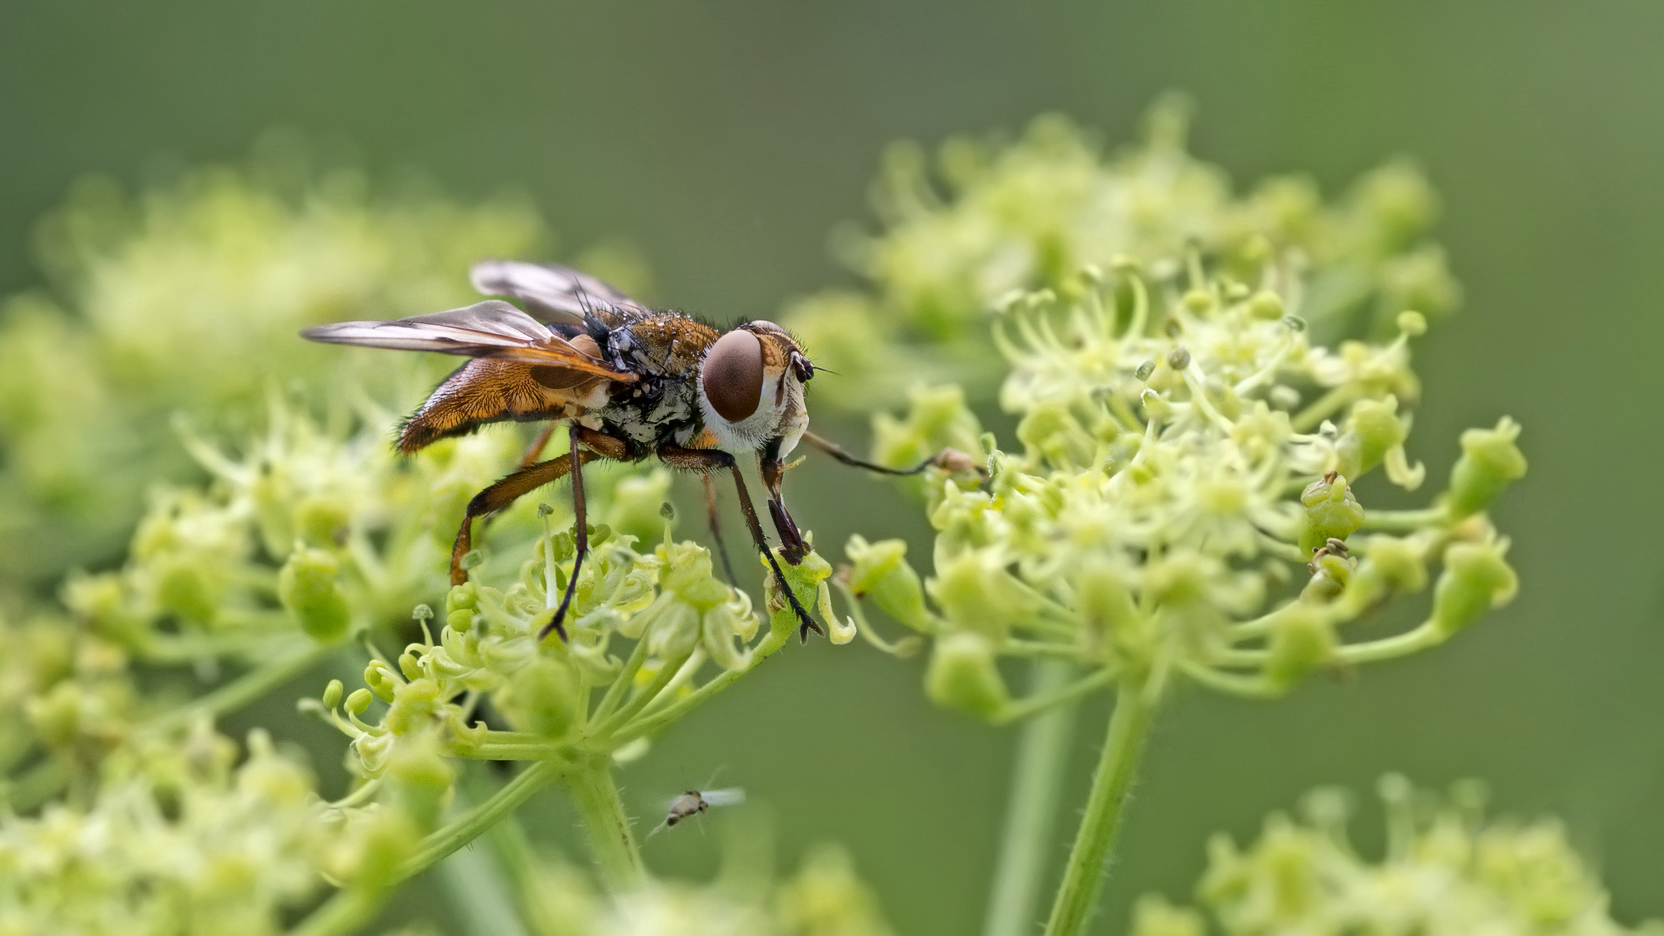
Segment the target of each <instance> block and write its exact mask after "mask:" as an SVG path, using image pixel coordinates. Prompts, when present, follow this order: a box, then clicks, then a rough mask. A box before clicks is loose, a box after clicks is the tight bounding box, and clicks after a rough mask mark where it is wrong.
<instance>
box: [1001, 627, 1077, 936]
mask: <svg viewBox="0 0 1664 936" xmlns="http://www.w3.org/2000/svg"><path fill="white" fill-rule="evenodd" d="M1033 674H1034V679H1033V686H1032V688H1031V690H1030V691H1031V692H1032V693H1033V694H1034V695H1036V696H1048V695H1051V694H1053V693H1055V692H1057V691H1058V690H1060V689H1062V688H1063V687H1064V686H1066V685H1068V683H1069V680H1070V679H1071V678H1072V677H1073V676H1074V667H1072V666H1070V665H1069V664H1067V663H1061V662H1058V661H1056V660H1037V661H1035V663H1034V666H1033ZM1078 707H1079V706H1078V705H1076V704H1075V703H1074V702H1072V701H1071V702H1069V703H1066V704H1062V705H1058V706H1056V707H1055V708H1053V709H1052V710H1050V711H1048V712H1045V713H1043V714H1040V715H1037V716H1035V718H1034V719H1033V720H1031V721H1029V722H1028V723H1027V724H1025V725H1023V728H1022V734H1021V735H1020V736H1019V737H1018V740H1017V765H1016V770H1015V771H1014V772H1013V774H1012V777H1011V798H1010V800H1009V801H1008V802H1007V804H1006V809H1005V832H1004V835H1003V837H1002V840H1001V846H1000V858H999V864H998V865H997V866H996V867H995V869H994V886H993V888H992V889H991V890H990V891H989V894H988V919H987V924H986V925H985V926H984V927H983V930H982V931H983V934H984V936H1026V934H1028V933H1029V932H1031V931H1032V929H1033V927H1034V906H1035V899H1036V898H1037V897H1038V895H1039V892H1040V879H1041V876H1042V875H1044V874H1045V872H1046V864H1047V859H1048V858H1049V857H1050V856H1051V850H1052V847H1053V843H1052V828H1053V820H1054V819H1056V817H1057V803H1058V800H1059V798H1060V797H1061V794H1062V788H1063V775H1064V771H1065V770H1066V769H1067V768H1068V766H1069V750H1070V742H1071V741H1072V740H1073V739H1074V734H1075V711H1076V709H1077V708H1078Z"/></svg>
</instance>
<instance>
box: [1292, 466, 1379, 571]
mask: <svg viewBox="0 0 1664 936" xmlns="http://www.w3.org/2000/svg"><path fill="white" fill-rule="evenodd" d="M1300 503H1302V504H1304V505H1305V507H1306V529H1305V531H1304V532H1303V533H1301V534H1300V548H1301V549H1302V550H1304V551H1305V552H1312V551H1314V550H1316V549H1319V548H1321V547H1322V546H1323V545H1324V544H1325V543H1327V542H1328V541H1329V540H1330V539H1338V540H1345V539H1346V538H1347V537H1348V536H1351V535H1352V534H1353V533H1354V532H1356V531H1357V529H1358V527H1360V526H1362V525H1363V522H1364V508H1363V506H1362V505H1360V504H1359V503H1358V501H1357V499H1356V498H1354V497H1353V496H1352V489H1351V488H1350V487H1348V486H1347V483H1346V478H1345V477H1344V476H1341V475H1337V474H1329V475H1325V476H1324V477H1322V478H1319V479H1317V480H1316V481H1313V482H1312V483H1311V484H1309V485H1307V486H1306V490H1305V491H1303V492H1301V494H1300Z"/></svg>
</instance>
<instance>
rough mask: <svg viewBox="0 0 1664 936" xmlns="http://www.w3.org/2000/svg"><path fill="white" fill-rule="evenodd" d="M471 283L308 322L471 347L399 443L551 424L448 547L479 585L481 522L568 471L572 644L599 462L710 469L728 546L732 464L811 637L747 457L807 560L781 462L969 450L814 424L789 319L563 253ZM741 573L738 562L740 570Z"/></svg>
mask: <svg viewBox="0 0 1664 936" xmlns="http://www.w3.org/2000/svg"><path fill="white" fill-rule="evenodd" d="M470 280H471V281H472V283H473V285H474V288H475V289H477V290H479V291H480V292H481V293H483V294H485V295H488V296H498V297H506V298H507V299H513V300H516V301H518V302H519V303H521V305H523V306H524V307H525V308H524V310H522V309H521V308H518V307H516V306H515V305H513V304H511V303H510V302H507V301H505V300H504V299H503V298H493V299H487V300H485V301H483V302H478V303H475V304H474V305H471V306H466V307H464V308H460V309H452V310H450V311H448V312H438V313H434V314H431V315H418V316H413V317H411V318H403V319H397V320H394V321H366V322H340V323H337V324H333V325H320V326H317V327H315V328H309V329H306V330H305V331H303V332H301V334H302V335H303V336H304V337H306V338H309V339H311V340H313V341H323V342H330V343H333V344H349V345H364V346H368V347H374V348H393V349H397V350H406V351H439V352H443V353H446V354H457V355H462V356H464V357H468V358H472V360H470V361H468V362H467V363H466V364H464V365H462V366H461V367H460V368H458V369H457V370H456V371H455V372H453V373H452V374H451V375H450V376H449V377H447V378H445V380H444V381H443V382H441V383H440V384H439V386H438V387H436V388H435V389H434V390H433V392H432V393H431V394H430V395H429V396H428V399H427V402H425V403H423V404H422V405H421V407H419V408H418V409H417V410H416V412H415V413H414V414H412V415H411V416H410V418H409V419H407V420H405V422H404V424H403V425H402V426H401V427H400V429H399V438H398V448H399V451H400V452H403V453H405V454H412V453H415V452H417V451H419V450H421V449H423V448H425V447H426V446H428V445H431V444H433V443H434V442H437V441H439V440H440V439H446V438H450V437H453V436H460V435H467V434H468V433H471V432H473V431H475V430H476V429H478V428H479V427H481V426H483V425H486V424H488V423H494V422H503V421H511V420H512V421H518V422H549V423H550V425H549V426H548V427H547V428H546V429H545V430H544V431H543V432H542V433H541V434H540V435H539V436H538V439H537V441H536V442H534V443H533V444H532V448H531V449H530V450H528V451H527V453H526V456H525V457H524V458H523V459H522V460H521V464H520V468H519V470H517V471H515V472H514V473H512V474H510V475H508V476H506V477H504V478H502V479H501V480H499V481H498V482H497V483H495V484H493V485H491V486H490V487H488V488H486V489H485V490H483V491H481V492H479V494H477V495H475V497H474V498H473V499H472V500H470V501H469V502H468V507H467V509H466V510H465V511H464V512H463V515H462V523H461V526H460V528H459V529H458V530H457V535H456V540H455V543H454V545H453V546H452V548H451V583H452V584H453V585H461V584H463V583H465V582H467V581H468V572H467V570H466V569H464V568H463V564H462V560H463V557H464V556H466V555H467V554H468V552H469V551H470V550H471V549H472V548H473V528H474V520H475V519H476V518H479V517H487V516H490V515H491V514H494V513H496V512H498V511H500V510H503V509H505V508H507V507H508V506H509V505H510V504H512V503H514V501H515V500H517V499H519V498H520V497H521V496H523V495H525V494H528V493H530V492H531V491H533V490H535V489H537V488H540V487H542V486H543V485H545V484H550V483H552V482H554V481H557V480H559V479H561V478H564V477H566V476H567V475H571V476H572V506H573V514H574V516H575V518H576V522H575V525H574V527H573V538H574V540H575V545H576V547H577V550H576V557H575V558H574V560H573V567H572V575H571V577H570V578H568V579H567V584H566V591H565V594H564V595H563V596H562V597H561V602H560V606H559V607H558V608H557V609H556V611H555V614H554V616H553V617H552V618H551V619H550V621H549V623H548V625H547V626H545V627H544V628H543V630H542V631H541V632H540V633H539V634H538V639H539V640H541V639H543V638H545V637H547V636H548V635H549V633H550V632H551V631H553V632H555V633H558V634H560V637H561V639H562V640H565V639H566V628H565V625H564V621H565V618H566V612H567V609H568V607H569V606H570V605H571V603H572V594H573V590H574V588H575V586H576V585H577V581H578V571H579V569H581V568H582V566H583V561H584V557H585V555H587V553H588V551H589V536H588V529H587V527H586V522H585V521H586V507H585V503H584V486H583V466H584V465H585V464H588V463H589V462H592V461H594V460H596V459H599V458H605V459H613V460H616V461H625V462H639V461H643V460H645V459H648V458H657V459H658V460H659V461H661V462H663V463H664V464H666V465H669V466H671V467H673V468H681V469H685V470H689V471H696V472H699V473H700V474H701V475H702V476H703V478H704V482H705V495H706V502H707V504H708V506H709V508H710V519H711V530H712V534H713V536H715V538H716V546H717V549H718V551H719V553H720V554H721V555H722V560H723V565H724V567H725V568H726V567H727V565H728V557H727V553H726V551H725V550H724V549H723V546H722V540H721V534H720V532H719V529H718V523H717V512H716V488H715V486H714V482H713V480H712V479H713V475H714V474H717V473H721V472H727V473H728V474H729V476H730V477H731V478H732V479H733V482H734V487H735V490H736V493H737V494H738V495H739V502H740V509H741V511H742V512H743V513H744V515H745V523H746V529H747V531H748V532H749V533H750V534H751V542H752V545H753V546H754V547H755V548H756V549H757V550H758V551H759V552H760V553H761V554H762V556H763V558H764V559H765V560H766V561H767V563H768V566H769V569H770V571H771V573H772V574H773V576H774V580H775V582H776V583H777V584H778V585H779V587H780V591H781V593H782V594H784V595H785V596H786V600H787V601H788V602H789V603H790V604H791V608H792V611H793V613H794V614H796V616H797V619H798V636H799V638H800V639H802V640H808V636H809V631H811V630H813V631H815V632H816V633H821V634H824V633H825V631H823V630H822V629H821V626H820V625H819V624H818V623H816V621H815V620H814V619H813V618H812V617H810V616H809V612H808V611H807V610H805V609H804V607H803V605H802V603H801V602H799V601H798V600H797V596H796V595H795V594H793V593H792V590H791V587H790V586H789V585H788V584H787V582H786V577H785V574H784V572H782V571H781V568H780V564H779V562H778V561H776V559H775V556H774V553H773V551H772V550H770V548H769V544H768V537H767V535H766V534H765V533H764V532H763V527H762V523H761V522H760V520H759V519H758V516H757V511H756V508H755V507H754V506H753V505H752V502H751V497H750V494H749V492H748V491H747V489H746V484H745V479H744V478H743V476H742V475H741V473H740V465H739V461H738V457H737V456H741V455H754V456H755V457H756V458H757V465H758V469H759V473H760V474H761V476H762V480H763V485H764V487H765V488H766V493H767V495H768V512H769V518H770V520H771V521H772V523H773V525H774V528H775V531H776V533H777V534H778V536H779V539H780V546H781V548H780V555H781V557H783V558H784V559H785V560H786V561H787V562H788V563H791V564H794V565H795V564H797V563H798V562H801V561H802V560H803V557H805V556H806V555H808V553H809V546H808V544H807V543H806V542H805V541H804V539H803V536H802V534H801V533H800V532H799V531H798V528H797V524H796V522H794V521H793V520H792V516H791V514H790V513H789V512H788V511H787V510H786V505H785V498H784V495H783V493H782V491H781V482H782V480H783V477H784V474H785V468H786V465H785V462H784V459H785V458H786V456H787V455H789V454H790V453H791V451H792V450H793V449H794V448H796V447H797V445H798V443H799V442H807V443H808V444H809V445H810V446H811V447H813V448H816V449H819V450H820V451H823V452H826V453H827V454H829V455H831V456H833V457H834V458H836V459H838V460H839V461H841V462H843V463H845V464H848V465H854V466H857V467H860V468H865V469H868V470H870V471H876V472H880V473H884V474H898V475H905V474H915V473H917V472H920V471H923V470H924V469H925V468H926V467H928V466H930V465H932V464H938V465H942V466H944V467H956V466H959V465H960V464H961V463H963V462H967V461H968V458H967V456H965V455H963V454H961V453H958V452H953V451H951V450H949V451H947V452H944V453H942V454H941V455H939V456H937V457H935V458H932V459H929V460H927V461H925V462H922V463H921V464H919V465H917V466H915V467H913V468H910V469H896V468H888V467H885V466H882V465H877V464H874V463H872V462H868V461H865V460H863V459H860V458H857V457H856V456H854V455H852V454H850V453H849V452H847V451H845V450H844V449H842V448H840V447H839V446H837V445H835V444H833V443H832V442H830V441H828V440H826V439H823V438H821V437H820V436H817V435H815V434H814V433H812V432H810V431H809V414H808V411H807V409H806V407H805V405H804V399H803V397H804V388H805V386H806V385H807V384H808V383H809V381H810V380H811V379H813V378H814V376H815V365H814V364H813V363H812V362H811V361H810V360H809V357H808V355H806V354H805V353H804V351H803V349H802V347H800V346H799V345H798V343H797V341H796V340H795V339H793V338H792V336H791V335H789V334H787V333H786V331H785V329H782V328H781V327H780V326H778V325H775V324H773V323H772V322H764V321H750V322H745V323H742V324H740V325H738V326H736V327H734V328H732V329H729V330H728V331H724V332H719V331H718V330H716V329H715V328H712V327H711V326H709V325H706V324H705V323H703V322H700V321H697V320H695V319H693V318H690V317H688V316H686V315H683V314H681V313H679V312H672V311H658V310H654V309H650V308H648V307H646V306H643V305H641V304H640V303H637V302H636V301H634V300H632V299H631V298H629V297H628V296H626V295H624V294H623V293H622V292H620V291H618V290H617V289H615V288H613V287H612V286H610V285H608V284H606V283H604V282H602V281H600V280H598V279H596V278H594V277H592V276H588V275H586V274H583V273H579V272H578V271H576V270H572V269H568V268H566V267H563V266H558V265H555V264H537V263H522V262H518V261H510V260H485V261H482V262H480V263H476V264H475V265H474V267H473V269H472V271H471V275H470ZM562 425H564V426H565V428H566V431H567V434H568V436H569V438H570V441H571V447H570V449H569V450H568V452H567V454H564V455H561V456H559V457H558V458H553V459H549V460H548V461H538V457H539V455H540V454H541V452H542V449H543V446H544V445H546V444H547V443H548V440H549V438H550V436H551V435H552V434H553V432H554V431H555V430H556V428H557V427H558V426H562ZM728 577H729V580H730V581H732V580H733V572H732V569H731V568H729V569H728Z"/></svg>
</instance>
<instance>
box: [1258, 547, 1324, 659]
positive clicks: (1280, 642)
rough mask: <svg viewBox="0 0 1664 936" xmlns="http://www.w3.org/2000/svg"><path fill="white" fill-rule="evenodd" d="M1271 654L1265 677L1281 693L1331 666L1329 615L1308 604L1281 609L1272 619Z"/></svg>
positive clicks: (1299, 603)
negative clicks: (1318, 670)
mask: <svg viewBox="0 0 1664 936" xmlns="http://www.w3.org/2000/svg"><path fill="white" fill-rule="evenodd" d="M1328 558H1332V559H1337V560H1338V559H1340V557H1339V556H1331V557H1328ZM1341 561H1344V560H1341ZM1270 651H1271V652H1270V656H1269V658H1268V659H1267V660H1266V663H1265V678H1266V681H1267V682H1268V683H1270V684H1271V686H1272V687H1274V688H1276V689H1278V690H1279V691H1283V690H1288V689H1291V688H1293V687H1294V685H1295V683H1298V682H1299V681H1300V680H1301V679H1304V678H1305V677H1306V676H1307V675H1308V674H1309V673H1311V672H1312V671H1314V670H1317V669H1320V668H1322V667H1324V666H1326V665H1328V664H1329V662H1330V661H1331V660H1332V659H1334V652H1335V631H1334V627H1333V626H1332V624H1331V623H1330V618H1329V614H1328V612H1327V611H1325V610H1324V609H1323V608H1321V607H1319V606H1317V605H1313V604H1311V603H1310V602H1306V601H1296V602H1293V603H1291V604H1287V605H1284V606H1283V607H1282V608H1279V609H1278V610H1277V611H1276V612H1275V613H1274V614H1273V616H1272V624H1271V647H1270Z"/></svg>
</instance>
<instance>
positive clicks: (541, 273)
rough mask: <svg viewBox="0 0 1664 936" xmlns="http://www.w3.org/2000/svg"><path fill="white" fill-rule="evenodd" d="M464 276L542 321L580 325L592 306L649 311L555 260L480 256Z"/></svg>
mask: <svg viewBox="0 0 1664 936" xmlns="http://www.w3.org/2000/svg"><path fill="white" fill-rule="evenodd" d="M468 278H469V280H470V281H471V282H473V284H474V288H475V289H477V290H479V291H480V292H482V293H485V294H486V295H488V296H508V297H509V298H511V299H518V300H520V301H521V302H524V303H525V304H526V307H527V308H528V309H530V310H531V311H532V312H533V313H536V314H537V315H538V316H539V317H540V318H542V319H543V321H545V322H562V323H567V324H572V325H581V324H583V322H584V316H585V315H587V314H588V313H590V312H592V311H594V310H596V309H609V310H612V311H615V312H620V313H623V314H624V315H627V316H632V317H633V316H637V315H648V314H651V310H650V309H648V308H647V307H646V306H643V305H641V304H640V303H638V302H636V301H635V300H634V299H631V298H630V297H629V296H626V295H624V294H623V293H622V292H619V291H618V290H617V289H616V288H614V287H613V286H611V285H609V284H607V283H604V282H602V281H601V280H598V279H596V278H595V277H593V276H590V275H588V274H586V273H579V272H578V271H577V270H574V269H570V268H568V267H563V266H560V265H559V264H555V263H522V262H520V261H518V260H481V261H480V262H479V263H476V264H474V266H473V269H471V270H469V271H468Z"/></svg>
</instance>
